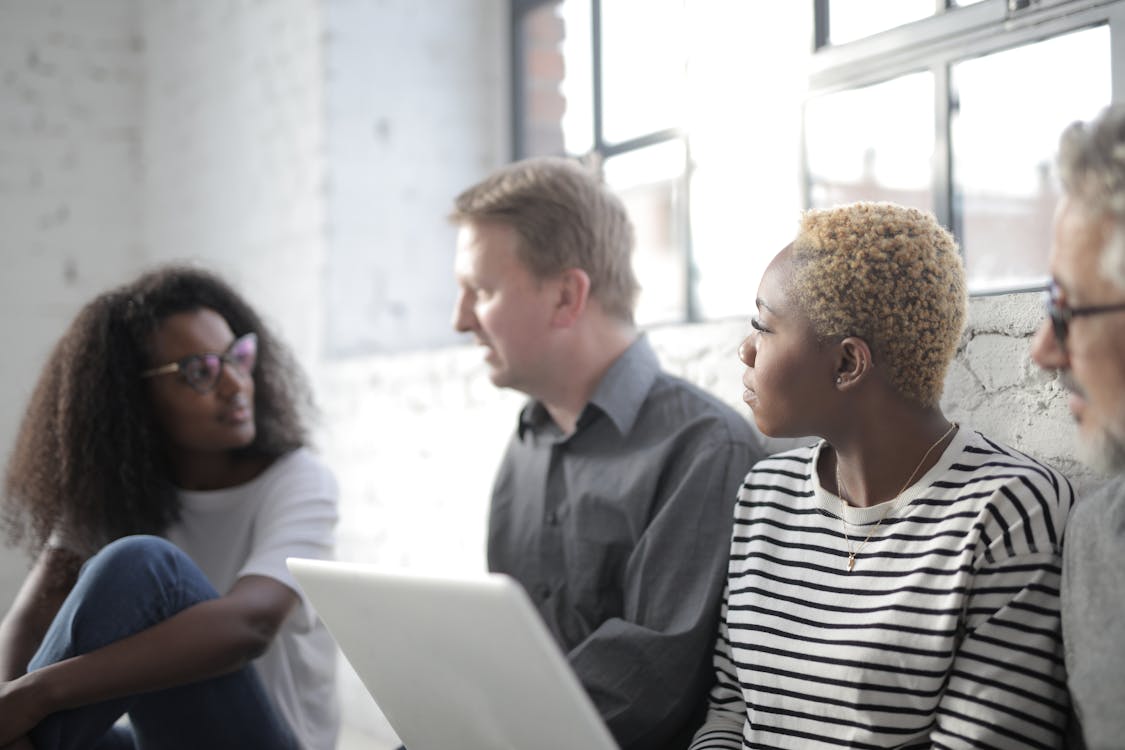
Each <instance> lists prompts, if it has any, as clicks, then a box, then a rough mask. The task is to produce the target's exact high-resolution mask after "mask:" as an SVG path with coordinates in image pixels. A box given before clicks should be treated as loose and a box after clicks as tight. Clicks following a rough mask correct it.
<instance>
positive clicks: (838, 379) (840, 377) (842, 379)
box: [836, 375, 844, 385]
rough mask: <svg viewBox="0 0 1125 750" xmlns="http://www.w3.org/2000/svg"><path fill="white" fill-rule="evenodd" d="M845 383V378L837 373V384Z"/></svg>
mask: <svg viewBox="0 0 1125 750" xmlns="http://www.w3.org/2000/svg"><path fill="white" fill-rule="evenodd" d="M843 383H844V378H843V377H842V376H840V375H837V376H836V385H843Z"/></svg>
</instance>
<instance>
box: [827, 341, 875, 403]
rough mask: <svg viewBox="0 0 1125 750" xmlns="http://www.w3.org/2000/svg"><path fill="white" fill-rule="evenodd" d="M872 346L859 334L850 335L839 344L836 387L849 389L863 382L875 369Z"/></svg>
mask: <svg viewBox="0 0 1125 750" xmlns="http://www.w3.org/2000/svg"><path fill="white" fill-rule="evenodd" d="M874 368H875V358H874V357H873V356H872V354H871V347H870V346H868V345H867V342H866V341H864V340H863V339H861V338H859V337H858V336H848V337H846V338H845V339H844V340H843V341H841V342H840V343H839V345H838V350H837V361H836V388H837V389H838V390H841V391H843V390H847V389H849V388H854V387H855V386H857V385H859V384H860V383H862V382H863V381H864V380H865V379H867V377H868V376H869V375H870V374H871V373H872V372H873V371H874Z"/></svg>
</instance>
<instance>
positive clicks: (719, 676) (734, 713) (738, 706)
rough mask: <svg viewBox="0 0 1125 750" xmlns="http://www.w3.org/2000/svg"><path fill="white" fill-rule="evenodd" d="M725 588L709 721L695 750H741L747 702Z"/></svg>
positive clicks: (695, 741)
mask: <svg viewBox="0 0 1125 750" xmlns="http://www.w3.org/2000/svg"><path fill="white" fill-rule="evenodd" d="M729 591H730V586H729V583H728V585H727V587H726V588H725V589H723V608H722V614H721V616H720V618H719V637H718V639H717V640H716V641H715V653H714V664H715V686H714V687H713V688H711V698H710V701H709V702H708V706H707V718H706V720H705V721H704V722H703V726H702V727H700V728H699V731H698V732H696V733H695V738H694V739H693V740H692V743H691V750H741V748H742V726H743V724H744V723H745V721H746V703H745V702H744V701H743V699H742V690H741V688H740V687H739V684H738V676H737V673H736V671H735V668H734V661H733V659H732V657H731V647H730V636H729V633H728V630H727V594H728V593H729Z"/></svg>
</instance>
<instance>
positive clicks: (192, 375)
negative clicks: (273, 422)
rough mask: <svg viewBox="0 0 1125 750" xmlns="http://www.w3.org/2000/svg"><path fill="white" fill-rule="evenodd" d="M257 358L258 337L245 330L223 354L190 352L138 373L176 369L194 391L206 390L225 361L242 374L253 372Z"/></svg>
mask: <svg viewBox="0 0 1125 750" xmlns="http://www.w3.org/2000/svg"><path fill="white" fill-rule="evenodd" d="M257 359H258V337H257V335H255V334H253V333H246V334H243V335H242V336H239V337H238V338H236V339H235V340H234V341H233V342H232V343H231V345H230V346H229V347H228V348H227V350H226V351H225V352H223V353H222V354H212V353H210V352H208V353H205V354H189V355H188V356H186V357H184V358H183V359H181V360H178V361H176V362H170V363H169V364H166V365H161V366H160V367H153V368H152V369H151V370H145V371H144V372H142V373H141V377H142V378H153V377H156V376H157V375H167V374H168V373H173V372H175V373H179V375H180V377H181V378H182V379H183V381H184V382H185V383H187V384H188V385H190V386H191V387H192V389H193V390H195V391H196V392H197V393H208V392H210V390H211V389H212V388H214V387H215V384H216V383H218V382H219V377H220V376H221V375H222V374H223V365H224V364H229V365H232V366H233V367H234V368H235V369H236V370H238V371H239V372H241V373H242V374H243V375H249V374H251V373H252V372H254V363H255V362H256V361H257Z"/></svg>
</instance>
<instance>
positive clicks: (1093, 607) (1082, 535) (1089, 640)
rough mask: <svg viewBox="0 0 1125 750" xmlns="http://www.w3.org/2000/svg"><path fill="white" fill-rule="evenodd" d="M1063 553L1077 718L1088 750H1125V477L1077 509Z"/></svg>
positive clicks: (1066, 637)
mask: <svg viewBox="0 0 1125 750" xmlns="http://www.w3.org/2000/svg"><path fill="white" fill-rule="evenodd" d="M1063 546H1064V550H1063V560H1064V562H1063V581H1062V621H1063V639H1064V641H1065V653H1066V668H1067V683H1068V686H1069V688H1070V693H1071V700H1072V701H1073V704H1074V711H1075V714H1076V715H1077V717H1078V721H1079V723H1080V725H1081V730H1082V734H1083V736H1084V738H1085V741H1086V746H1087V747H1088V748H1090V749H1091V750H1102V749H1103V748H1114V749H1119V748H1125V476H1119V477H1117V478H1115V479H1113V480H1112V481H1110V482H1109V483H1108V484H1107V485H1106V486H1105V487H1103V488H1102V489H1101V490H1099V491H1098V492H1096V493H1095V494H1093V495H1091V496H1089V497H1087V498H1084V499H1081V500H1079V501H1078V503H1076V504H1075V507H1074V510H1073V512H1072V513H1071V516H1070V521H1069V523H1068V526H1067V530H1066V536H1065V540H1064V543H1063Z"/></svg>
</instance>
